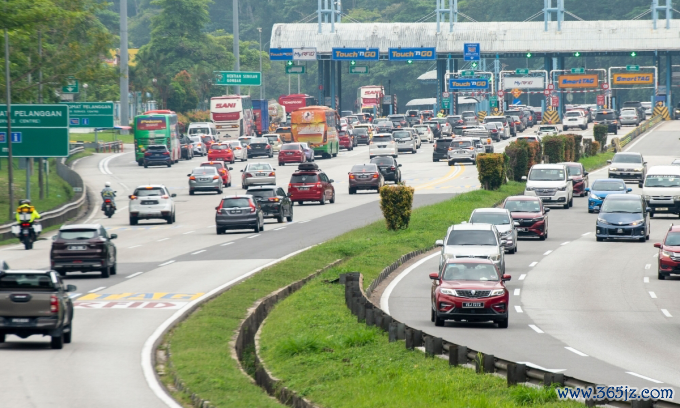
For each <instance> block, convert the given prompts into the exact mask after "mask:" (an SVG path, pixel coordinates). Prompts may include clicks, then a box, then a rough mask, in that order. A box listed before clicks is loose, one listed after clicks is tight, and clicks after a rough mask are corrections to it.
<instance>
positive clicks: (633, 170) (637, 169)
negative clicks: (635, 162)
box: [633, 168, 642, 171]
mask: <svg viewBox="0 0 680 408" xmlns="http://www.w3.org/2000/svg"><path fill="white" fill-rule="evenodd" d="M633 171H642V169H641V168H640V169H633Z"/></svg>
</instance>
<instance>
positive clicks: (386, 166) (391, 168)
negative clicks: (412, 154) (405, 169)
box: [371, 156, 401, 184]
mask: <svg viewBox="0 0 680 408" xmlns="http://www.w3.org/2000/svg"><path fill="white" fill-rule="evenodd" d="M371 163H373V164H375V165H376V166H378V170H380V174H382V176H383V178H384V179H385V181H388V180H389V181H394V183H395V184H396V183H401V169H400V167H401V164H398V163H397V159H395V158H394V157H390V156H378V157H374V158H372V159H371Z"/></svg>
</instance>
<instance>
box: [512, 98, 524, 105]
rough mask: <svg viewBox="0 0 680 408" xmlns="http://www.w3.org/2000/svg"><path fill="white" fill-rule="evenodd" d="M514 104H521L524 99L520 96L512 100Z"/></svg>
mask: <svg viewBox="0 0 680 408" xmlns="http://www.w3.org/2000/svg"><path fill="white" fill-rule="evenodd" d="M512 104H513V105H521V104H522V100H521V99H519V98H515V99H513V100H512Z"/></svg>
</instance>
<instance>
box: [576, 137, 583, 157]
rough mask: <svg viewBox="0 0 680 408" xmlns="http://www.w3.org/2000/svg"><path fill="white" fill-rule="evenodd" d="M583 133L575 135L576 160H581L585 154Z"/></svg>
mask: <svg viewBox="0 0 680 408" xmlns="http://www.w3.org/2000/svg"><path fill="white" fill-rule="evenodd" d="M582 141H583V135H574V161H576V162H577V161H579V160H581V156H582V155H583V144H582Z"/></svg>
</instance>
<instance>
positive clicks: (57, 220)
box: [0, 146, 87, 240]
mask: <svg viewBox="0 0 680 408" xmlns="http://www.w3.org/2000/svg"><path fill="white" fill-rule="evenodd" d="M83 150H84V148H83V147H82V146H77V147H74V148H72V149H71V150H69V156H71V155H73V154H76V153H78V152H82V151H83ZM65 160H66V159H64V158H62V159H61V160H57V174H58V175H59V177H61V178H62V179H64V180H66V182H67V183H69V184H70V185H71V187H73V191H74V193H75V195H74V196H73V198H72V199H71V201H69V202H68V203H66V204H64V205H62V206H60V207H57V208H54V209H51V210H49V211H45V212H41V213H40V224H41V225H42V226H43V228H47V227H51V226H53V225H59V224H63V223H64V222H65V221H67V220H69V219H71V218H73V217H75V216H76V215H78V213H79V212H80V209H81V208H82V206H83V204H85V203H86V202H87V186H85V183H83V179H82V178H81V177H80V175H79V174H78V173H76V172H75V171H73V170H71V168H70V167H68V166H67V165H66V164H64V162H65ZM13 224H15V223H14V222H9V223H7V224H2V225H0V240H5V239H9V238H13V237H14V236H13V235H12V232H11V228H12V225H13Z"/></svg>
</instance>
